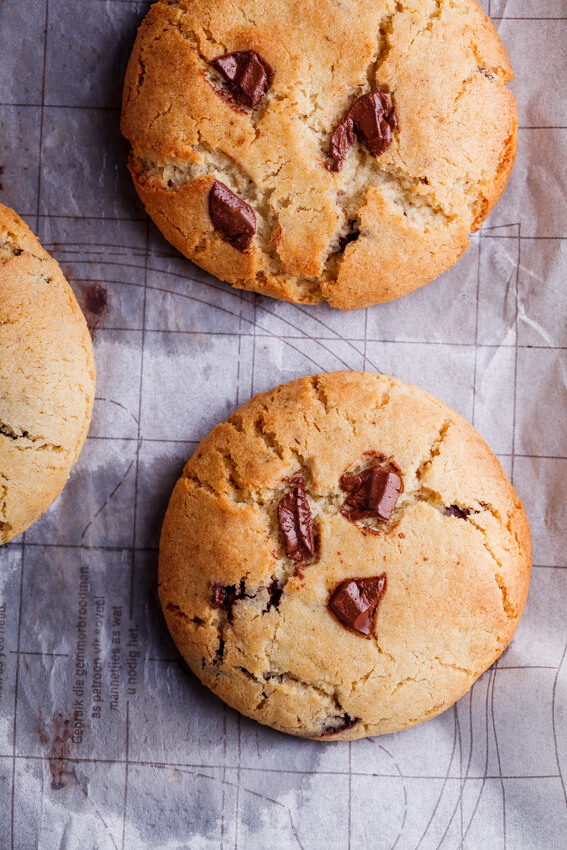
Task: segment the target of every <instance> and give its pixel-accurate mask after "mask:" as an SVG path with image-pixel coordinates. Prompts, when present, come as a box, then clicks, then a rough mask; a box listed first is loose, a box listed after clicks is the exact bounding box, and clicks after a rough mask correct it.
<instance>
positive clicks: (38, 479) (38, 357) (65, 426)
mask: <svg viewBox="0 0 567 850" xmlns="http://www.w3.org/2000/svg"><path fill="white" fill-rule="evenodd" d="M94 394H95V364H94V357H93V347H92V343H91V338H90V335H89V331H88V328H87V324H86V322H85V318H84V316H83V314H82V312H81V310H80V308H79V305H78V304H77V301H76V299H75V296H74V295H73V291H72V289H71V287H70V286H69V284H68V283H67V281H66V280H65V278H64V277H63V274H62V272H61V269H60V268H59V266H58V264H57V263H56V262H55V260H54V259H53V258H52V257H50V256H49V254H48V253H47V252H46V251H45V250H44V249H43V248H42V247H41V245H40V243H39V242H38V240H37V239H36V237H35V236H34V235H33V233H32V232H31V230H30V229H29V228H28V227H27V225H26V224H24V222H23V221H22V220H21V218H19V216H17V215H16V213H15V212H14V211H13V210H11V209H9V208H8V207H5V206H2V205H1V204H0V544H2V543H7V542H8V540H11V539H12V538H13V537H16V535H18V534H21V533H22V532H23V531H25V530H26V528H28V527H29V526H30V525H31V524H32V523H33V522H35V520H36V519H37V518H38V517H39V516H41V514H42V513H44V511H46V510H47V508H48V507H49V506H50V505H51V503H52V502H53V501H55V499H56V498H57V497H58V496H59V494H60V493H61V491H62V489H63V487H64V486H65V482H66V481H67V478H68V476H69V472H70V470H71V467H72V466H73V464H74V463H75V461H76V460H77V458H78V456H79V452H80V451H81V448H82V445H83V443H84V441H85V439H86V436H87V431H88V428H89V423H90V419H91V412H92V407H93V401H94Z"/></svg>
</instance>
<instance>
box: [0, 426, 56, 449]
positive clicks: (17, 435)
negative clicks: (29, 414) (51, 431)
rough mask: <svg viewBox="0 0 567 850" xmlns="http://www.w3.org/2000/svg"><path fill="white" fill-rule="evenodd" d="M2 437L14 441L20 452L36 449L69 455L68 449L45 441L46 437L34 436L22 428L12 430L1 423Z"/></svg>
mask: <svg viewBox="0 0 567 850" xmlns="http://www.w3.org/2000/svg"><path fill="white" fill-rule="evenodd" d="M0 435H2V436H3V437H7V438H9V439H10V440H13V441H14V444H15V446H16V448H17V449H18V450H20V451H25V450H26V449H35V450H39V451H50V452H55V453H65V454H66V453H67V449H66V448H65V447H64V446H60V445H56V444H55V443H50V442H49V441H48V440H46V439H45V437H39V436H34V435H33V434H30V433H29V431H25V430H22V429H20V428H12V427H11V426H10V425H7V424H6V423H4V422H0ZM20 440H23V441H24V444H23V445H22V444H21V443H20Z"/></svg>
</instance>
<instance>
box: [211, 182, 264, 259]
mask: <svg viewBox="0 0 567 850" xmlns="http://www.w3.org/2000/svg"><path fill="white" fill-rule="evenodd" d="M209 216H210V218H211V221H212V223H213V227H214V228H215V230H216V231H217V233H218V234H219V235H220V237H221V239H224V241H225V242H229V243H230V244H231V245H232V246H233V247H234V248H236V249H237V250H238V251H242V252H245V251H247V250H248V248H249V247H250V243H251V242H252V237H253V236H254V234H255V233H256V215H255V214H254V210H253V209H252V207H251V206H250V205H249V204H247V203H246V201H243V200H242V199H241V198H239V197H238V195H235V194H234V192H231V191H230V189H229V188H228V186H225V185H224V183H220V182H219V181H218V180H215V182H214V183H213V185H212V187H211V191H210V192H209Z"/></svg>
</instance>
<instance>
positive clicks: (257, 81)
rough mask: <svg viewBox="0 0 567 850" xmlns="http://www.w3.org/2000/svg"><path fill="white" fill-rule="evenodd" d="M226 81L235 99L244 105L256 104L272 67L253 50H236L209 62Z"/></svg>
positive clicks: (253, 105)
mask: <svg viewBox="0 0 567 850" xmlns="http://www.w3.org/2000/svg"><path fill="white" fill-rule="evenodd" d="M211 65H212V66H213V68H216V70H217V71H218V72H219V74H221V75H222V76H223V77H224V79H225V80H226V81H227V83H228V86H229V88H230V91H231V92H232V94H233V96H234V97H235V98H236V100H238V101H240V103H244V104H246V106H250V107H252V109H254V107H255V106H257V105H258V103H259V102H260V100H261V99H262V96H263V95H264V94H265V92H266V89H267V88H268V84H269V77H270V76H271V73H272V69H271V68H270V66H269V65H268V63H267V62H265V61H264V60H263V59H262V57H261V56H259V55H258V54H257V53H256V51H255V50H237V51H236V52H235V53H227V54H226V56H219V57H218V58H217V59H213V61H212V62H211Z"/></svg>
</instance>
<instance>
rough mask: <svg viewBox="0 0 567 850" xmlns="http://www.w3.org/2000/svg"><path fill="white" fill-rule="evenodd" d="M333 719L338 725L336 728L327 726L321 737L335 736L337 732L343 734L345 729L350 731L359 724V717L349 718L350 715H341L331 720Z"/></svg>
mask: <svg viewBox="0 0 567 850" xmlns="http://www.w3.org/2000/svg"><path fill="white" fill-rule="evenodd" d="M335 719H336V720H338V724H337V725H336V726H329V727H328V728H327V729H325V731H324V732H323V733H322V735H321V737H323V736H324V735H336V734H337V733H338V732H345V731H346V730H347V729H352V728H353V726H356V724H357V723H360V717H351V716H350V714H343V715H341V716H340V717H337V718H333V720H335Z"/></svg>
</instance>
